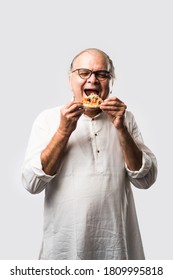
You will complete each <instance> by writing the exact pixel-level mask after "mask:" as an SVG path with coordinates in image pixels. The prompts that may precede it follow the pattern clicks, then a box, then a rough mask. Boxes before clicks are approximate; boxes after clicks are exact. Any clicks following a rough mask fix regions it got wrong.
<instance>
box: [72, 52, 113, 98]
mask: <svg viewBox="0 0 173 280" xmlns="http://www.w3.org/2000/svg"><path fill="white" fill-rule="evenodd" d="M80 68H86V69H89V70H92V71H98V70H107V71H109V69H108V65H107V60H106V58H105V57H104V55H103V54H101V53H99V52H97V51H90V52H84V53H82V54H81V55H80V56H79V57H77V58H76V60H75V61H74V65H73V69H72V71H74V70H76V69H80ZM69 82H70V87H71V90H72V92H73V95H74V96H75V100H76V101H79V102H82V99H83V97H86V96H88V95H89V94H90V93H91V92H94V93H96V94H97V95H98V96H100V97H101V98H102V99H106V98H107V96H108V95H109V88H110V79H109V78H107V79H104V80H99V79H97V78H96V77H95V74H92V75H91V76H90V77H89V78H88V79H82V78H81V77H80V76H79V74H78V71H75V72H73V73H71V75H70V77H69Z"/></svg>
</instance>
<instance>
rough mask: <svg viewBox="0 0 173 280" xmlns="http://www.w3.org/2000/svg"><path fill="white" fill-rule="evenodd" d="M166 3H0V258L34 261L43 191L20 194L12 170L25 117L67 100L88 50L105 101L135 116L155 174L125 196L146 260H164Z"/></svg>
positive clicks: (168, 251)
mask: <svg viewBox="0 0 173 280" xmlns="http://www.w3.org/2000/svg"><path fill="white" fill-rule="evenodd" d="M171 3H172V1H171V0H170V1H169V0H163V1H159V0H155V1H154V0H143V1H142V0H141V1H140V0H130V1H129V0H127V1H125V0H119V1H118V0H107V1H102V0H87V1H81V0H73V1H70V0H69V1H67V0H63V1H58V0H57V1H55V0H49V1H48V0H47V1H45V0H40V1H39V0H30V1H24V0H15V1H12V0H11V1H10V0H4V1H3V0H2V1H1V2H0V41H1V42H0V94H1V109H0V131H1V134H0V135H1V136H0V141H1V142H0V172H1V173H0V174H1V185H0V190H1V191H0V259H6V260H8V259H14V260H15V259H16V260H17V259H21V260H25V259H37V258H38V253H39V249H40V245H41V239H42V226H43V199H44V193H43V194H39V195H31V194H29V193H28V192H27V191H26V190H25V189H24V187H23V186H22V183H21V166H22V162H23V159H24V154H25V150H26V146H27V142H28V137H29V135H30V130H31V126H32V123H33V121H34V119H35V117H36V116H37V115H38V114H39V113H40V112H41V111H42V110H44V109H47V108H49V107H53V106H56V105H61V104H62V103H65V102H67V101H69V100H70V99H71V93H70V90H69V87H68V68H69V65H70V62H71V60H72V58H73V56H74V55H76V54H77V53H78V52H79V51H81V50H83V49H85V48H87V47H96V48H100V49H102V50H104V51H105V52H107V53H108V54H109V55H110V57H111V58H112V60H113V62H114V65H115V69H116V76H117V80H116V83H115V86H114V91H113V94H114V95H116V96H118V97H119V98H120V99H122V100H123V101H124V102H125V103H126V104H127V106H128V109H129V110H130V111H132V112H133V113H134V115H135V118H136V121H137V123H138V125H139V127H140V130H141V132H142V135H143V138H144V140H145V143H146V144H147V145H148V146H149V147H150V148H151V150H152V151H153V152H154V153H155V155H156V157H157V160H158V165H159V174H158V179H157V182H156V183H155V184H154V185H153V186H152V187H151V189H149V190H145V191H144V190H136V189H134V188H133V190H134V196H135V201H136V208H137V214H138V219H139V224H140V229H141V234H142V239H143V243H144V248H145V253H146V258H147V259H165V260H167V259H173V242H172V236H173V226H172V213H173V203H172V197H173V184H172V174H173V171H172V162H171V159H172V155H173V148H172V144H173V139H172V138H173V137H172V125H171V119H172V116H171V115H172V104H171V101H172V100H171V96H172V94H173V71H172V69H173V67H172V66H173V54H172V53H173V43H172V33H173V32H172V26H173V17H172V6H171Z"/></svg>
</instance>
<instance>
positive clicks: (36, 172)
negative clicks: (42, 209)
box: [22, 111, 57, 194]
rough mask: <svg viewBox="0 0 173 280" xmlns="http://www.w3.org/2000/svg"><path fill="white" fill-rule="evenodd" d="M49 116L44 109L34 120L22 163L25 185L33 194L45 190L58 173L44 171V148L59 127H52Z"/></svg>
mask: <svg viewBox="0 0 173 280" xmlns="http://www.w3.org/2000/svg"><path fill="white" fill-rule="evenodd" d="M48 118H50V116H49V112H48V111H44V112H42V113H41V114H40V115H39V116H38V117H37V118H36V120H35V121H34V123H33V126H32V129H31V134H30V138H29V141H28V146H27V150H26V154H25V158H24V163H23V165H22V182H23V185H24V187H25V188H26V189H27V190H28V191H29V192H31V193H33V194H36V193H40V192H41V191H43V190H44V189H45V188H46V186H47V184H48V183H49V182H50V181H51V180H52V179H53V178H54V177H55V176H56V174H55V175H53V176H50V175H47V174H46V173H45V172H44V171H43V168H42V164H41V158H40V155H41V152H42V150H43V149H44V148H45V147H46V146H47V144H48V143H49V142H50V140H51V138H52V136H53V134H54V132H55V130H56V128H57V127H56V126H55V127H52V129H51V128H50V126H49V125H48V123H49V120H48ZM52 122H53V119H52ZM54 122H56V120H55V121H54Z"/></svg>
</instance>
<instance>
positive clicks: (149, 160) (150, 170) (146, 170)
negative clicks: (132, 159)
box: [125, 112, 157, 189]
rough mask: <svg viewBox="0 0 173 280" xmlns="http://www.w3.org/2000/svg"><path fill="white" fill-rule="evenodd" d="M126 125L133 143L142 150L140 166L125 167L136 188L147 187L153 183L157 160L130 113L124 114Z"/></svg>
mask: <svg viewBox="0 0 173 280" xmlns="http://www.w3.org/2000/svg"><path fill="white" fill-rule="evenodd" d="M125 121H126V125H127V128H128V131H129V133H130V134H131V136H132V137H133V139H134V141H135V143H136V144H137V146H138V147H139V149H141V151H142V166H141V168H140V169H139V170H137V171H132V170H130V169H128V167H127V165H126V163H125V168H126V171H127V175H128V177H129V180H130V181H131V183H132V184H133V185H134V186H136V187H137V188H142V189H147V188H149V187H150V186H152V185H153V183H154V182H155V181H156V178H157V160H156V157H155V155H154V154H153V152H152V151H151V150H150V149H149V148H148V147H147V146H146V145H145V144H144V141H143V138H142V135H141V132H140V130H139V128H138V126H137V124H136V121H135V119H134V116H133V114H132V113H130V112H128V115H127V116H126V120H125Z"/></svg>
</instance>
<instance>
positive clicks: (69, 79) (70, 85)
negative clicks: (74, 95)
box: [68, 75, 72, 91]
mask: <svg viewBox="0 0 173 280" xmlns="http://www.w3.org/2000/svg"><path fill="white" fill-rule="evenodd" d="M68 83H69V87H70V90H71V91H72V84H71V75H69V76H68Z"/></svg>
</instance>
